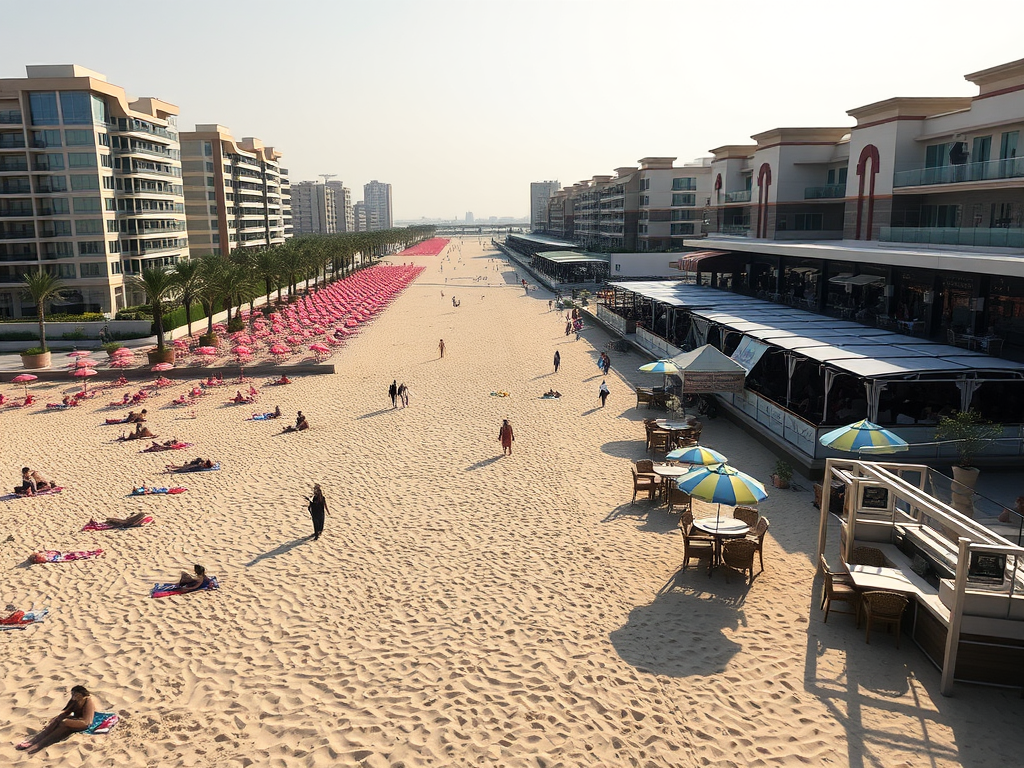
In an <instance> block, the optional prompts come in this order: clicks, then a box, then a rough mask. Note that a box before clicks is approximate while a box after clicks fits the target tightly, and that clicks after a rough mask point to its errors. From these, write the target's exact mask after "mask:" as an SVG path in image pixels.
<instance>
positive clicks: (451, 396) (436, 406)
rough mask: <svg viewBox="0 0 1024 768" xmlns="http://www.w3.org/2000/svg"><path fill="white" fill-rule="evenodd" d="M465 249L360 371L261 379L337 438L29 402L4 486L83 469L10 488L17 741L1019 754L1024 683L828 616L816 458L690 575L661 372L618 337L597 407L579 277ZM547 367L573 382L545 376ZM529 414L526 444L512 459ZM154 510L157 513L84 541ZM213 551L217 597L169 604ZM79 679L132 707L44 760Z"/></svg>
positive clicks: (1, 648) (492, 754) (5, 518)
mask: <svg viewBox="0 0 1024 768" xmlns="http://www.w3.org/2000/svg"><path fill="white" fill-rule="evenodd" d="M460 248H461V250H459V249H460ZM449 253H452V254H453V256H452V261H445V262H444V265H445V266H444V271H443V273H441V272H439V271H438V265H439V264H440V263H442V262H441V258H443V257H441V258H438V257H432V258H431V257H422V258H417V259H416V260H415V261H416V263H422V264H424V265H426V266H427V271H426V272H425V273H424V274H423V275H421V277H420V278H419V279H418V280H417V281H416V282H415V283H414V284H413V285H412V286H411V287H410V288H409V289H408V290H407V291H406V292H405V294H403V295H402V296H401V297H400V298H399V299H398V300H397V301H396V302H395V303H394V304H393V305H392V306H391V307H390V308H389V309H388V310H387V311H386V312H384V313H383V314H382V315H381V316H379V317H378V318H377V319H376V320H374V322H373V323H372V324H371V325H370V327H368V328H367V329H366V330H365V331H364V332H363V333H362V334H361V335H360V336H358V337H356V338H355V339H354V340H352V341H350V342H349V343H348V344H347V345H346V346H345V347H344V348H342V349H341V350H340V351H338V352H336V353H335V355H334V356H333V358H332V361H333V362H334V363H335V364H336V365H337V371H338V372H337V373H336V374H335V375H333V376H316V377H313V376H311V377H306V378H300V379H298V380H297V381H296V382H295V383H294V384H292V385H290V386H286V387H270V388H265V389H263V397H262V400H261V403H260V406H261V408H262V406H267V407H268V409H270V408H272V407H273V406H274V405H278V404H279V405H280V406H281V408H282V409H283V410H284V412H285V415H286V417H287V418H292V417H294V414H295V411H296V409H301V410H303V411H304V412H305V413H306V414H307V415H308V417H309V420H310V422H311V424H312V427H313V428H312V429H311V430H310V431H308V432H305V433H301V434H296V435H279V434H276V433H277V432H279V430H280V428H281V424H280V423H275V422H252V421H245V420H244V419H245V416H247V415H248V414H249V413H250V412H251V411H253V410H254V409H253V408H252V407H250V406H228V405H225V404H224V403H223V401H222V400H219V399H218V398H216V397H210V398H206V399H205V402H203V403H201V405H200V406H199V409H198V414H199V418H198V419H196V420H191V419H187V418H183V414H182V413H181V412H180V411H179V410H176V409H172V408H169V407H166V408H165V407H161V406H163V405H164V404H165V403H167V402H169V401H170V399H171V397H172V396H173V395H174V394H176V393H177V390H178V389H179V388H170V389H169V390H168V393H167V395H166V396H162V397H161V398H160V399H158V400H157V401H156V405H157V407H156V408H154V406H153V404H151V403H152V401H151V403H150V404H147V405H148V407H149V410H150V412H151V414H152V417H151V420H150V426H151V428H152V429H153V430H154V431H155V432H158V433H159V434H160V435H161V437H178V438H180V439H182V440H186V441H189V442H193V443H195V445H196V447H195V448H194V449H190V450H189V451H187V452H186V451H182V452H175V453H163V454H142V453H139V448H140V447H141V446H139V445H134V444H131V443H128V444H122V443H117V442H115V441H113V438H114V437H116V435H117V433H118V432H119V428H118V427H103V426H100V424H101V423H102V421H103V418H104V417H105V416H110V415H112V413H118V412H116V411H110V410H108V409H105V408H102V407H99V406H102V405H103V404H104V403H105V402H106V399H109V398H106V399H103V398H98V399H97V401H94V402H93V403H92V404H86V405H85V406H83V407H80V408H77V409H73V410H69V411H66V412H45V411H39V410H33V411H31V412H21V411H17V410H14V409H2V412H0V424H2V427H3V434H4V449H3V453H2V457H3V460H2V463H0V477H2V478H4V482H5V483H6V484H7V485H12V486H13V485H14V483H15V481H16V480H17V478H18V477H19V469H20V467H21V466H22V465H23V464H25V463H28V464H31V465H33V466H35V467H39V468H41V469H43V470H44V471H48V472H50V473H51V474H53V475H54V476H55V477H56V478H57V479H58V480H60V481H61V482H62V483H64V484H66V485H67V489H66V490H65V491H64V493H62V494H60V495H58V496H55V497H51V498H45V499H42V498H40V499H29V500H16V501H11V502H6V503H0V540H2V539H4V538H7V537H8V535H9V536H10V539H9V540H8V541H6V542H4V543H2V544H0V569H2V573H3V582H4V586H3V590H2V593H0V603H6V602H11V603H14V604H15V605H17V606H18V607H21V608H28V607H29V606H30V605H32V604H34V605H35V606H36V607H49V608H50V610H51V615H50V617H49V618H48V619H47V621H46V622H45V623H43V624H41V625H38V626H34V627H30V628H29V629H26V630H21V631H10V632H5V633H0V673H2V674H0V732H2V733H3V736H4V741H3V743H2V744H0V761H2V762H4V763H13V762H14V761H19V764H20V763H30V762H42V761H44V760H45V761H48V762H51V763H54V764H56V763H59V764H60V765H63V766H102V765H117V766H124V765H131V766H137V765H138V766H141V765H152V766H179V765H180V766H246V765H257V766H305V765H310V766H312V765H343V766H356V765H365V766H394V767H397V766H407V767H409V766H428V765H429V766H469V765H487V766H545V767H546V768H553V767H554V766H690V765H708V764H716V765H752V766H759V765H765V766H776V765H795V764H808V765H855V766H865V765H872V766H873V765H879V766H882V765H884V766H887V767H891V766H952V765H979V766H980V765H1001V764H1015V762H1016V760H1017V759H1019V753H1020V746H1021V743H1020V737H1019V735H1018V734H1019V720H1020V715H1021V713H1022V711H1024V702H1022V700H1021V699H1020V698H1019V693H1018V692H1016V691H1003V690H998V689H991V688H976V687H969V686H965V685H960V686H958V687H957V689H956V696H955V697H953V698H943V697H942V696H940V695H939V693H938V686H939V675H938V672H937V671H936V670H935V669H934V667H932V665H931V664H930V663H929V662H928V661H927V659H926V658H925V657H924V655H923V654H922V653H921V652H920V651H919V650H918V649H917V648H916V647H914V646H913V644H912V643H910V642H909V641H908V642H906V643H904V644H903V648H902V649H900V650H897V649H896V648H895V645H894V643H893V640H892V638H891V637H886V636H884V633H877V634H876V636H875V637H874V638H873V639H872V644H871V645H866V644H865V643H864V638H863V633H862V632H860V631H857V630H856V629H855V628H854V624H853V619H852V617H850V616H842V615H833V616H832V617H830V621H829V622H828V624H823V623H822V620H821V613H820V611H819V610H818V607H817V604H818V596H819V590H820V586H819V585H818V584H817V582H815V581H814V578H813V575H814V573H813V567H812V563H811V560H812V558H813V551H814V541H815V538H816V526H817V519H818V518H817V510H815V509H814V507H813V506H812V505H811V493H810V483H809V482H807V481H806V480H804V481H800V480H799V478H798V482H799V484H800V485H801V486H802V488H801V489H800V490H794V491H775V492H774V493H773V494H772V495H771V497H770V498H769V499H768V500H767V501H766V502H764V503H763V504H762V505H761V506H762V512H763V514H765V515H767V516H768V517H769V518H770V519H771V531H770V533H769V535H768V537H767V539H766V544H765V571H764V573H762V574H759V575H758V576H757V578H756V579H755V580H754V583H753V585H752V586H749V587H748V586H746V585H745V584H743V583H742V580H741V578H740V577H739V576H738V575H733V576H732V577H731V578H730V580H729V581H728V582H727V580H726V574H725V572H724V571H717V572H716V573H715V574H714V575H713V576H711V577H710V578H709V577H708V575H707V573H706V572H705V571H703V570H700V569H698V568H695V567H691V568H690V569H689V570H686V571H680V565H681V550H682V542H681V539H680V537H679V534H678V531H677V530H676V527H675V526H676V519H675V517H673V516H669V515H668V514H667V513H666V512H665V511H664V508H663V507H662V508H661V509H660V510H659V509H652V507H651V505H650V503H649V502H648V501H646V500H638V501H637V503H636V505H635V506H632V505H631V504H630V497H631V495H632V491H631V484H630V474H629V463H630V460H632V459H636V458H641V457H642V456H643V453H644V446H643V440H642V436H643V429H642V425H641V423H640V421H641V419H642V418H643V416H644V415H646V414H645V413H644V412H638V411H637V410H635V409H634V407H633V405H634V403H635V400H634V398H633V396H632V394H631V390H630V386H629V384H628V383H627V379H628V380H629V381H632V382H634V383H635V384H639V383H647V384H649V383H652V380H651V377H650V376H645V375H644V374H640V373H637V372H636V368H637V367H638V366H639V365H640V364H642V363H643V362H647V360H646V359H642V358H641V357H639V356H638V355H636V354H623V353H615V352H613V353H611V354H612V364H613V368H612V372H611V375H610V376H609V377H608V384H609V387H610V389H611V397H610V398H609V400H608V407H607V408H605V409H603V410H602V409H600V408H598V407H597V406H598V405H599V403H598V399H597V392H598V386H599V384H600V382H601V379H602V377H601V376H600V375H599V372H598V370H597V367H596V363H595V361H596V358H597V355H598V353H599V351H600V350H601V349H603V345H604V343H605V342H606V341H607V339H608V337H607V335H606V334H605V333H604V332H603V331H601V330H600V329H596V328H588V329H587V330H586V331H585V332H584V338H583V339H582V340H580V341H578V342H577V341H575V340H574V337H566V336H564V319H559V317H558V316H557V315H556V314H555V313H553V312H552V313H549V312H548V311H547V302H548V299H549V298H550V294H548V293H545V292H543V291H536V292H531V293H530V294H529V295H524V292H523V290H522V288H520V287H517V285H516V282H517V277H516V275H515V274H513V272H512V270H511V269H510V268H507V267H504V266H503V267H502V271H501V272H497V271H495V270H494V267H495V263H494V262H492V261H490V259H491V257H492V256H495V255H496V254H494V253H493V252H491V251H486V252H485V247H484V246H483V245H482V244H479V243H478V241H477V240H476V239H475V238H466V239H464V240H462V241H461V244H460V241H455V242H454V243H453V245H452V246H451V248H450V250H449ZM460 257H461V263H460V262H459V261H458V259H459V258H460ZM395 260H396V261H397V262H398V263H401V261H402V257H400V256H399V257H397V258H396V259H395ZM480 276H483V277H484V278H485V279H484V280H483V281H479V280H475V279H474V278H477V277H480ZM446 279H447V283H446ZM442 291H444V293H445V297H444V298H442V297H441V292H442ZM453 293H454V294H455V295H456V296H457V297H458V298H459V299H460V300H461V306H460V307H458V308H453V307H452V303H451V298H450V297H451V295H452V294H453ZM440 338H444V340H445V343H446V345H447V353H446V356H445V359H444V360H443V361H441V360H439V359H438V353H437V344H438V340H439V339H440ZM556 349H557V350H559V351H560V352H561V358H562V368H561V370H560V371H559V372H558V374H557V375H555V374H553V373H552V370H553V366H552V357H553V354H554V351H555V350H556ZM392 379H397V380H398V381H399V382H402V381H404V382H405V383H406V384H407V385H408V386H409V388H410V392H411V401H410V407H409V408H407V409H404V410H403V409H399V410H392V409H391V403H390V400H389V399H388V396H387V387H388V385H389V384H390V383H391V381H392ZM260 383H261V382H257V385H258V386H259V385H260ZM72 387H73V385H72V384H70V383H69V384H68V385H62V386H52V387H43V386H40V387H38V389H37V393H38V394H40V395H42V397H41V398H40V400H41V401H45V400H46V399H50V400H54V399H58V395H59V393H60V392H62V391H64V390H68V389H71V388H72ZM550 387H554V388H555V389H558V390H559V391H561V392H562V393H563V397H562V399H561V400H558V401H548V400H541V399H539V396H540V395H541V394H542V393H543V392H544V391H545V390H547V389H548V388H550ZM225 389H226V388H225ZM499 390H505V391H508V392H510V393H511V396H510V397H508V398H500V397H492V396H490V394H489V393H490V392H492V391H499ZM5 391H8V393H9V394H11V393H13V392H14V389H13V388H11V387H8V388H6V390H5ZM100 400H102V402H99V401H100ZM502 418H509V419H510V420H511V422H512V424H513V426H514V428H515V434H516V438H517V440H516V443H515V446H514V451H513V455H512V456H511V457H505V458H503V457H502V456H501V449H500V446H499V444H498V442H497V434H498V427H499V425H500V422H501V419H502ZM704 443H705V444H707V445H710V446H711V447H714V448H716V449H718V450H720V451H722V452H723V453H725V454H726V455H727V456H728V457H729V458H730V461H731V463H732V464H733V465H735V466H737V467H739V468H741V469H743V470H745V471H747V472H749V473H751V474H753V475H754V476H756V477H758V478H760V479H762V480H766V479H767V477H768V475H769V473H770V470H771V468H772V466H773V464H774V461H775V457H774V456H772V455H771V453H770V452H769V451H768V450H766V449H765V448H764V447H762V446H761V445H760V444H758V443H757V442H755V441H754V440H753V439H752V438H751V437H750V436H749V435H747V434H745V433H744V432H743V430H742V429H740V428H738V427H737V426H735V425H733V424H731V423H729V422H728V421H726V420H725V419H721V418H720V419H717V420H715V421H711V422H706V423H705V429H704ZM186 453H187V454H188V455H187V456H182V454H186ZM199 455H201V456H209V457H212V458H214V459H215V460H219V461H220V462H221V463H222V466H223V470H222V471H221V472H215V473H205V474H200V475H190V476H186V477H185V478H184V479H183V480H182V485H184V486H185V487H187V488H188V489H189V490H188V492H187V493H184V494H182V495H180V496H175V497H166V496H165V497H146V498H126V496H125V494H126V493H127V492H128V490H129V489H130V488H131V487H132V485H133V484H137V483H140V482H148V483H150V484H156V483H160V484H163V483H164V482H166V478H165V477H164V476H162V475H160V474H159V470H160V469H161V468H162V467H163V465H164V464H165V463H167V462H168V461H175V460H179V459H181V458H192V457H193V456H199ZM314 481H315V482H320V483H322V484H323V487H324V489H325V491H326V494H327V498H328V503H329V509H330V513H329V515H328V518H327V527H326V533H325V534H324V537H323V538H322V539H321V540H320V541H318V542H311V541H309V540H307V538H306V537H307V536H308V534H309V533H311V525H310V521H309V516H308V514H307V512H306V511H305V507H304V501H303V500H302V498H301V497H300V494H303V493H308V492H309V490H310V486H311V484H312V483H313V482H314ZM138 510H146V511H147V512H149V513H150V514H152V515H153V516H154V517H155V519H156V522H155V523H154V524H153V525H150V526H147V527H144V528H141V529H136V530H129V531H111V532H101V533H81V532H79V531H80V528H81V526H82V525H83V524H84V523H85V522H86V521H87V520H88V519H89V518H90V517H99V516H104V515H109V514H117V515H125V514H130V513H132V512H135V511H138ZM96 547H102V548H103V549H104V550H105V551H106V556H105V557H104V558H101V559H97V560H92V561H88V562H77V563H67V564H61V565H58V564H48V565H33V566H30V567H28V566H25V565H23V562H24V560H25V558H26V557H27V556H28V554H29V553H31V552H32V551H34V550H38V549H92V548H96ZM194 562H199V563H202V564H204V565H206V566H207V568H208V569H209V571H210V572H211V573H212V574H215V575H217V576H218V577H219V579H220V583H221V589H220V590H219V591H212V592H203V593H198V594H193V595H187V596H182V597H172V598H165V599H160V600H154V599H151V598H150V597H149V596H148V592H149V589H150V588H151V586H152V585H153V584H154V583H156V582H161V581H168V580H173V579H176V578H177V574H178V572H179V571H180V570H181V569H183V568H188V567H190V565H191V564H192V563H194ZM76 683H82V684H85V685H86V686H88V687H89V688H90V689H92V690H93V691H94V693H95V695H96V697H97V699H98V700H99V703H100V707H101V708H102V709H112V710H116V711H117V712H119V713H120V714H121V715H122V716H123V718H124V719H123V721H122V722H121V723H120V724H119V725H118V726H117V727H116V728H115V729H114V730H113V731H112V732H111V733H110V734H109V735H106V736H85V735H76V736H73V737H72V738H70V739H68V740H67V741H65V742H64V743H61V744H59V745H56V746H53V747H50V748H49V749H48V750H47V751H46V752H45V753H44V756H40V757H35V758H31V757H26V756H24V755H22V753H18V752H15V750H14V747H13V744H14V743H16V742H18V741H21V740H22V739H24V738H26V737H27V736H28V735H29V734H31V733H33V732H35V729H36V728H38V727H39V726H40V725H41V724H42V723H43V722H45V721H46V720H47V719H48V718H49V717H51V716H52V715H53V714H55V713H56V711H57V710H59V708H60V707H61V705H62V704H63V703H64V701H65V700H66V697H67V692H68V690H69V688H70V687H71V686H72V685H74V684H76Z"/></svg>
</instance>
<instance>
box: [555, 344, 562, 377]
mask: <svg viewBox="0 0 1024 768" xmlns="http://www.w3.org/2000/svg"><path fill="white" fill-rule="evenodd" d="M561 364H562V355H561V354H559V352H558V350H557V349H556V350H555V373H558V366H559V365H561Z"/></svg>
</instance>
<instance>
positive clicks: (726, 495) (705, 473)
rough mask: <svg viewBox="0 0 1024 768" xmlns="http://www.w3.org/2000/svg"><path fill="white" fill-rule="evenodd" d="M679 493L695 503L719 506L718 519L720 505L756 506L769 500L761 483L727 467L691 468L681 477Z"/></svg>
mask: <svg viewBox="0 0 1024 768" xmlns="http://www.w3.org/2000/svg"><path fill="white" fill-rule="evenodd" d="M678 485H679V490H681V491H683V492H684V493H688V494H690V496H692V497H693V498H695V499H700V500H701V501H707V502H709V503H711V504H717V505H718V515H716V519H717V517H718V516H720V515H721V514H722V505H723V504H728V505H729V506H731V507H735V506H736V505H738V504H756V503H757V502H759V501H763V500H764V499H767V498H768V492H767V491H766V490H765V489H764V486H763V485H761V483H759V482H757V480H755V479H754V478H752V477H751V476H750V475H748V474H746V473H745V472H740V471H739V470H738V469H736V468H735V467H730V466H729V465H728V464H711V465H708V466H701V467H694V468H693V469H691V470H690V471H689V472H687V473H686V474H685V475H680V477H679V481H678Z"/></svg>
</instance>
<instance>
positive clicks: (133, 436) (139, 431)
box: [125, 422, 156, 440]
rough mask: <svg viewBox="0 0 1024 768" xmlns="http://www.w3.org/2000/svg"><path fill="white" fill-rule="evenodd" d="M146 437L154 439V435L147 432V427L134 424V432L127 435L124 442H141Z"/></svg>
mask: <svg viewBox="0 0 1024 768" xmlns="http://www.w3.org/2000/svg"><path fill="white" fill-rule="evenodd" d="M147 437H156V435H154V434H153V433H152V432H150V431H149V427H144V426H142V425H141V424H139V423H138V422H136V424H135V431H134V432H131V433H129V434H128V436H127V437H126V438H125V440H143V439H145V438H147Z"/></svg>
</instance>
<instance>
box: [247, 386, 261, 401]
mask: <svg viewBox="0 0 1024 768" xmlns="http://www.w3.org/2000/svg"><path fill="white" fill-rule="evenodd" d="M258 394H259V390H258V389H256V387H254V386H253V385H252V384H250V385H249V397H250V398H252V399H253V400H255V399H256V395H258Z"/></svg>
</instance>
